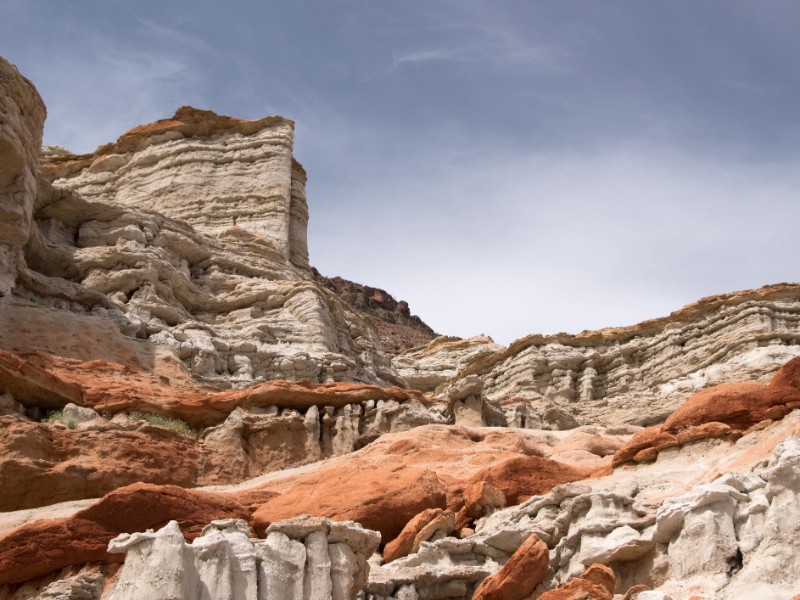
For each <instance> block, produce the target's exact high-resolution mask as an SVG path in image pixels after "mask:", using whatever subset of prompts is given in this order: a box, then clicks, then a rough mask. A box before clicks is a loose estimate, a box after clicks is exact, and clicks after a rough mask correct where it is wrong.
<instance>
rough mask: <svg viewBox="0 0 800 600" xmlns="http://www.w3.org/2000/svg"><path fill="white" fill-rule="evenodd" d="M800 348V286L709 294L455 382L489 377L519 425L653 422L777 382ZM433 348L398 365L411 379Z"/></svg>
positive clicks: (546, 340) (468, 372)
mask: <svg viewBox="0 0 800 600" xmlns="http://www.w3.org/2000/svg"><path fill="white" fill-rule="evenodd" d="M435 342H436V340H434V342H432V343H431V344H434V343H435ZM798 353H800V285H793V284H779V285H774V286H769V287H765V288H761V289H758V290H751V291H747V292H737V293H733V294H727V295H724V296H714V297H711V298H707V299H704V300H701V301H699V302H697V303H695V304H692V305H689V306H687V307H685V308H683V309H681V310H680V311H677V312H675V313H673V314H672V315H670V316H668V317H664V318H662V319H655V320H653V321H646V322H644V323H640V324H638V325H634V326H632V327H626V328H620V329H603V330H599V331H587V332H584V333H581V334H578V335H567V334H557V335H552V336H542V335H532V336H529V337H527V338H523V339H521V340H518V341H516V342H514V343H513V344H511V346H510V347H509V348H508V349H502V350H501V351H495V352H493V353H490V354H479V355H477V356H475V357H474V358H470V359H468V360H467V361H466V364H464V365H463V366H461V368H460V371H459V373H458V375H457V376H455V377H454V378H453V379H451V380H450V382H449V385H451V386H453V385H457V384H458V382H459V381H460V380H463V379H464V378H468V377H472V376H479V377H480V378H481V379H482V380H483V384H484V386H483V393H484V395H485V396H486V397H487V398H488V399H490V400H494V401H497V402H499V403H500V404H501V405H502V406H503V408H504V409H505V411H506V417H507V419H508V422H509V424H512V425H515V426H523V427H542V426H544V427H548V425H547V421H548V419H545V418H544V415H545V414H546V413H548V411H549V412H551V413H553V414H552V417H551V419H552V420H554V421H555V422H556V424H555V425H554V426H552V428H556V429H560V428H566V427H569V426H570V424H569V423H568V422H566V421H565V422H563V423H558V421H561V420H563V419H566V420H567V421H569V420H570V419H571V420H573V423H574V424H572V425H571V426H575V425H578V424H597V423H599V424H604V425H619V424H623V423H633V424H636V425H650V424H653V423H657V422H660V421H661V420H663V419H664V418H666V417H667V416H668V415H669V414H671V413H672V411H673V410H675V408H677V406H679V405H680V404H681V403H682V402H683V401H684V400H686V399H687V398H688V397H689V396H691V395H692V394H694V393H696V392H698V391H700V390H702V389H705V388H707V387H710V386H712V385H717V384H721V383H730V382H735V381H752V380H756V381H764V380H768V379H769V377H770V376H771V375H773V374H774V373H775V372H776V371H777V370H778V369H779V368H780V367H781V366H782V365H783V364H785V363H786V362H787V361H789V360H790V359H792V358H794V357H795V356H796V355H797V354H798ZM448 354H449V353H448V350H447V344H442V345H440V348H439V352H438V353H436V357H437V360H438V361H439V364H442V365H444V364H448V361H450V364H452V362H453V361H455V360H456V359H457V358H459V357H461V356H462V353H461V352H460V351H459V352H454V356H453V358H452V359H451V358H450V357H449V356H448ZM429 355H431V350H428V351H427V354H425V353H423V352H421V351H419V350H417V351H410V354H409V353H406V354H404V355H400V356H399V357H397V358H395V359H394V364H395V366H396V367H397V368H398V372H400V373H401V374H402V375H403V376H404V377H408V375H407V370H408V369H409V368H410V367H409V365H407V364H406V363H411V362H412V361H411V357H412V356H414V359H415V360H416V361H417V362H419V364H421V365H422V364H426V363H424V361H425V360H428V356H429ZM404 361H405V362H404ZM443 372H444V371H443Z"/></svg>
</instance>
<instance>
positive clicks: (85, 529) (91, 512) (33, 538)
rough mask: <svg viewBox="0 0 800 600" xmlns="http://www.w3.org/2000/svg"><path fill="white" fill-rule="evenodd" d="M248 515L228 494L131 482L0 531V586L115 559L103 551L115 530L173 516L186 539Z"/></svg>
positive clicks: (125, 530)
mask: <svg viewBox="0 0 800 600" xmlns="http://www.w3.org/2000/svg"><path fill="white" fill-rule="evenodd" d="M248 516H249V513H248V511H247V510H246V509H245V508H244V507H243V506H242V505H241V504H239V503H238V502H236V501H235V500H233V499H232V498H229V497H225V496H223V495H221V494H212V493H208V492H200V491H188V490H184V489H182V488H180V487H177V486H154V485H148V484H135V485H132V486H128V487H125V488H122V489H119V490H117V491H115V492H112V493H111V494H108V495H107V496H105V497H104V498H103V499H102V500H100V501H99V502H97V503H95V504H93V505H92V506H90V507H88V508H85V509H83V510H80V511H78V512H76V513H75V514H74V515H72V516H70V517H65V518H61V519H53V520H44V521H36V522H33V523H30V524H26V525H23V526H22V527H19V528H17V529H14V530H12V531H10V532H7V533H5V534H1V535H0V585H3V584H13V583H19V582H23V581H27V580H29V579H32V578H34V577H38V576H40V575H45V574H47V573H50V572H53V571H56V570H59V569H61V568H63V567H65V566H68V565H83V564H85V563H90V562H108V561H113V560H119V559H118V558H117V557H115V556H112V555H109V554H108V553H107V552H106V548H107V546H108V542H109V541H110V540H111V539H112V538H114V537H116V536H117V535H119V534H120V533H134V532H137V531H145V530H146V529H149V528H153V527H162V526H164V525H165V524H166V523H167V522H169V521H171V520H176V521H177V522H178V524H179V525H180V528H181V531H183V533H184V535H186V537H187V538H188V539H193V538H195V537H196V536H198V535H199V534H200V533H201V531H202V529H203V527H205V525H206V524H207V523H209V522H210V521H213V520H215V519H225V518H238V519H243V518H247V517H248Z"/></svg>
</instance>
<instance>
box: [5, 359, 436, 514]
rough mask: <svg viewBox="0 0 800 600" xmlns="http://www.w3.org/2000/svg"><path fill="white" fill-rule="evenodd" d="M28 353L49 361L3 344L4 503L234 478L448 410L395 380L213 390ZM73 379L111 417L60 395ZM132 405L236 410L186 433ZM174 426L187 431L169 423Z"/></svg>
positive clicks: (77, 395)
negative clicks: (381, 384) (53, 413)
mask: <svg viewBox="0 0 800 600" xmlns="http://www.w3.org/2000/svg"><path fill="white" fill-rule="evenodd" d="M27 357H28V358H29V359H30V360H31V361H35V362H38V364H40V365H42V366H43V367H47V368H48V369H49V370H50V372H47V371H44V370H43V369H42V368H40V367H38V366H36V365H35V364H33V363H32V362H29V361H26V360H24V359H21V358H19V357H18V356H17V355H13V354H11V353H5V352H3V351H0V381H3V377H5V380H6V383H7V384H8V385H7V387H6V389H7V390H10V391H12V392H14V394H15V395H16V397H17V398H19V400H20V401H21V403H20V402H17V400H15V399H14V396H8V398H9V400H8V402H6V403H7V404H8V406H9V407H10V408H9V410H11V409H13V407H14V406H18V407H19V408H18V409H16V410H17V411H18V412H16V413H15V412H14V411H13V410H11V412H12V414H16V418H15V419H0V455H2V457H3V460H2V461H0V488H2V489H4V490H8V491H7V492H6V493H4V494H3V495H2V497H0V510H18V509H23V508H31V507H37V506H44V505H47V504H51V503H55V502H62V501H66V500H74V499H81V498H93V497H99V496H102V495H103V494H106V493H108V492H110V491H112V490H113V489H116V488H118V487H121V486H124V485H128V484H131V483H135V482H139V481H142V482H148V483H158V484H174V485H180V486H183V487H195V486H198V485H209V484H225V483H236V482H239V481H242V480H244V479H248V478H250V477H254V476H257V475H261V474H263V473H265V472H269V471H275V470H279V469H283V468H287V467H293V466H297V465H302V464H306V463H309V462H313V461H316V460H320V459H323V458H328V457H331V456H341V455H344V454H347V453H349V452H352V451H354V450H356V449H358V448H360V447H362V446H364V445H366V444H368V443H370V442H372V441H373V440H375V439H377V438H378V437H379V436H380V435H382V434H383V433H387V432H396V431H405V430H407V429H411V428H413V427H417V426H421V425H427V424H432V423H439V424H443V423H447V422H448V421H449V419H448V418H447V417H446V416H445V415H443V414H442V413H441V412H440V411H439V410H438V409H436V408H434V407H430V406H426V405H425V404H423V402H422V400H425V399H424V398H422V397H421V396H420V395H419V394H418V393H414V392H409V391H407V390H402V389H400V388H378V387H375V386H369V385H363V384H344V383H336V384H327V385H317V386H312V385H310V384H307V383H306V384H303V383H289V382H269V383H268V384H265V385H266V386H268V387H269V389H267V388H265V387H263V386H262V387H256V388H250V390H245V391H243V392H238V391H227V392H216V393H210V392H209V391H207V390H201V389H197V388H196V387H195V388H194V389H193V388H192V387H178V386H173V385H171V384H170V383H169V382H168V381H164V380H162V379H159V378H158V377H152V376H147V375H145V374H143V373H141V372H138V371H132V370H130V369H125V368H123V367H120V366H119V365H113V364H109V363H102V362H100V361H94V362H92V363H77V361H66V360H63V359H62V360H59V361H56V360H54V359H53V358H52V357H47V356H45V355H27ZM3 366H6V367H8V370H6V371H4V370H3V369H2V367H3ZM11 367H14V368H13V369H11ZM12 375H13V377H12ZM62 377H64V378H67V379H69V380H70V381H74V382H75V383H74V384H73V383H70V381H64V380H63V379H61V378H62ZM37 382H39V385H38V386H35V385H34V384H36V383H37ZM45 384H46V385H45ZM70 390H72V391H73V393H72V396H71V399H74V400H76V401H78V402H81V403H85V404H88V405H91V406H95V407H96V408H97V409H98V410H100V411H101V412H102V413H103V414H104V415H105V416H106V417H107V418H98V415H97V412H95V411H94V410H92V409H91V408H87V407H79V406H76V405H74V404H71V403H67V404H66V405H64V404H63V403H64V402H65V401H66V400H69V399H70V397H65V396H64V394H65V393H68V392H70ZM34 392H35V393H34ZM58 392H60V394H59V393H58ZM26 406H27V409H25V407H26ZM62 406H63V407H64V410H63V412H62V414H61V416H60V417H59V419H60V422H58V421H54V422H50V423H32V422H29V421H26V420H25V410H27V412H28V413H31V412H32V411H39V410H40V409H42V408H47V409H48V410H49V409H52V408H60V407H62ZM244 406H247V407H248V408H243V407H244ZM135 411H143V413H152V414H155V415H171V416H173V417H178V418H180V417H185V418H186V419H187V420H188V421H189V424H190V425H191V426H193V427H200V426H202V425H203V424H204V423H208V422H209V419H213V418H219V417H214V415H220V416H221V415H225V414H226V412H228V411H231V412H230V414H229V415H228V417H227V418H226V419H225V421H224V422H223V423H221V424H219V425H216V426H212V427H210V428H207V429H205V430H203V431H202V433H200V434H199V435H198V436H195V435H187V434H191V433H192V432H191V431H188V430H186V426H185V424H183V423H180V422H177V423H173V422H169V421H168V420H167V421H164V420H163V419H162V422H160V421H159V420H158V419H153V418H151V419H150V420H151V421H153V422H154V424H151V423H149V422H147V421H146V420H145V418H149V415H148V414H142V413H139V414H137V413H136V412H135ZM36 414H37V416H41V415H43V414H44V413H42V412H37V413H36ZM131 415H134V416H135V417H136V418H135V419H132V418H131ZM211 422H213V421H211ZM180 426H183V428H184V430H183V432H180V431H176V430H175V429H176V428H177V429H180ZM168 427H172V429H170V428H168ZM196 431H197V430H196ZM165 457H169V458H168V459H167V460H165Z"/></svg>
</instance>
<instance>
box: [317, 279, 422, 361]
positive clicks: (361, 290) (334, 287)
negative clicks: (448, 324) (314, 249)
mask: <svg viewBox="0 0 800 600" xmlns="http://www.w3.org/2000/svg"><path fill="white" fill-rule="evenodd" d="M312 271H313V272H314V275H315V276H316V277H317V280H318V281H319V282H320V283H322V285H324V286H325V287H326V288H328V289H329V290H331V291H333V292H334V293H336V295H337V296H339V297H340V298H342V299H343V300H344V301H345V302H347V303H348V304H349V305H350V306H352V307H353V308H354V309H355V310H356V311H358V312H359V313H360V314H361V315H362V316H366V317H368V318H370V319H371V320H372V323H373V325H375V327H376V328H377V329H378V335H379V336H380V338H381V343H382V344H383V349H384V351H385V352H386V353H387V354H392V355H394V354H398V353H400V352H402V351H403V350H408V349H409V348H413V347H415V346H420V345H423V344H426V343H428V342H430V341H431V340H432V339H433V338H434V337H436V334H435V333H434V332H433V329H431V328H430V327H428V326H427V325H426V324H425V323H423V322H422V319H420V318H419V317H418V316H416V315H412V314H411V310H410V309H409V307H408V302H405V301H404V300H400V301H399V302H398V301H397V300H395V299H394V298H393V297H392V295H391V294H389V293H388V292H387V291H386V290H381V289H378V288H374V287H370V286H368V285H361V284H358V283H354V282H352V281H348V280H347V279H342V278H341V277H323V276H322V275H320V274H319V272H318V271H317V270H316V269H312Z"/></svg>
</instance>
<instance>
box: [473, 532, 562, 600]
mask: <svg viewBox="0 0 800 600" xmlns="http://www.w3.org/2000/svg"><path fill="white" fill-rule="evenodd" d="M549 566H550V554H549V551H548V549H547V544H545V543H544V542H543V541H542V540H540V539H539V538H538V537H537V536H536V534H535V533H534V534H531V536H530V537H529V538H528V539H527V540H525V542H524V543H523V544H522V545H521V546H520V547H519V549H518V550H517V551H516V552H514V554H512V555H511V558H509V559H508V561H507V562H506V564H504V565H503V566H502V567H501V568H500V570H499V571H498V572H497V573H495V574H494V575H492V576H490V577H487V578H486V579H484V580H483V582H482V583H481V585H480V586H479V587H478V589H477V590H476V591H475V595H474V596H472V598H473V600H523V598H527V597H528V596H530V595H531V594H532V593H533V590H534V589H536V586H537V585H539V584H540V583H541V582H542V580H543V579H544V576H545V575H546V574H547V569H548V567H549Z"/></svg>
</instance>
